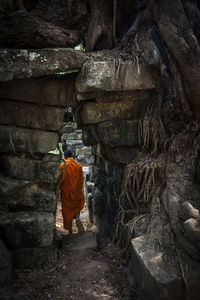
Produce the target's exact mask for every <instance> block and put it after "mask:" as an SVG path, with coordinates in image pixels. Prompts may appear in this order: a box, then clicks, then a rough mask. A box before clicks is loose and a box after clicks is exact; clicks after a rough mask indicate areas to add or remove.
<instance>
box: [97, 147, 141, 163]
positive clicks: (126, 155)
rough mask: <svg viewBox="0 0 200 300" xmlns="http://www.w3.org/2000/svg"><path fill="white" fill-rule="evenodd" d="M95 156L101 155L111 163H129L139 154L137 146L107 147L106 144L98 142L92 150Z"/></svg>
mask: <svg viewBox="0 0 200 300" xmlns="http://www.w3.org/2000/svg"><path fill="white" fill-rule="evenodd" d="M94 151H95V153H96V155H97V156H103V157H104V158H105V159H107V160H109V161H111V162H113V163H121V164H125V165H127V164H129V163H130V162H132V161H133V160H134V159H135V158H136V157H137V156H138V154H139V151H140V149H139V147H137V146H135V147H124V146H121V147H109V146H107V145H103V144H101V145H100V144H98V147H96V149H95V150H94Z"/></svg>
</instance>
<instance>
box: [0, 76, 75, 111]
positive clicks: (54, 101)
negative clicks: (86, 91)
mask: <svg viewBox="0 0 200 300" xmlns="http://www.w3.org/2000/svg"><path fill="white" fill-rule="evenodd" d="M76 74H77V73H71V74H66V75H62V76H56V75H55V76H53V75H52V76H48V77H45V78H20V79H18V78H16V79H13V80H11V81H8V82H0V97H1V98H3V99H10V100H19V101H23V102H31V103H37V104H40V105H52V106H59V107H64V108H65V107H66V106H71V107H73V106H74V105H75V104H76V96H75V78H76Z"/></svg>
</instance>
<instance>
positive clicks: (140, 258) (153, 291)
mask: <svg viewBox="0 0 200 300" xmlns="http://www.w3.org/2000/svg"><path fill="white" fill-rule="evenodd" d="M131 253H132V254H131V265H130V270H129V271H130V278H131V279H132V280H133V279H134V280H135V281H136V285H137V286H138V287H140V289H142V290H141V291H140V292H141V293H142V294H143V295H144V296H145V297H146V298H145V299H148V300H155V299H156V300H165V299H166V300H168V299H177V300H182V299H184V298H185V296H184V293H185V291H184V284H183V281H182V276H181V275H180V274H177V272H176V267H175V266H177V262H176V261H175V257H174V256H173V255H172V253H170V252H169V251H166V249H165V250H164V249H162V248H161V247H158V246H156V244H153V243H150V242H149V240H148V236H140V237H137V238H135V239H133V240H132V243H131ZM178 270H179V269H178ZM132 283H133V282H132Z"/></svg>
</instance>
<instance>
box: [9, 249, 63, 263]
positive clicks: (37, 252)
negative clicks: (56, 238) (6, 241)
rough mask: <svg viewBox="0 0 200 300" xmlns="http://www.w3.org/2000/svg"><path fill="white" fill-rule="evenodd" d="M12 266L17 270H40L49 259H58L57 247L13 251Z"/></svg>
mask: <svg viewBox="0 0 200 300" xmlns="http://www.w3.org/2000/svg"><path fill="white" fill-rule="evenodd" d="M11 258H12V264H13V266H14V267H16V268H20V269H23V268H24V269H26V268H31V269H33V268H38V267H41V266H42V265H43V264H45V263H46V262H47V261H48V260H49V259H57V249H56V248H55V246H50V247H38V248H25V249H20V250H16V251H11Z"/></svg>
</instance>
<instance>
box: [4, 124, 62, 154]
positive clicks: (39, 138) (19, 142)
mask: <svg viewBox="0 0 200 300" xmlns="http://www.w3.org/2000/svg"><path fill="white" fill-rule="evenodd" d="M0 135H1V140H0V152H29V153H32V154H33V153H48V151H50V150H55V149H56V146H57V143H58V134H57V133H54V132H45V131H41V130H34V129H25V128H20V127H14V126H9V127H8V126H3V125H2V126H0Z"/></svg>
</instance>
